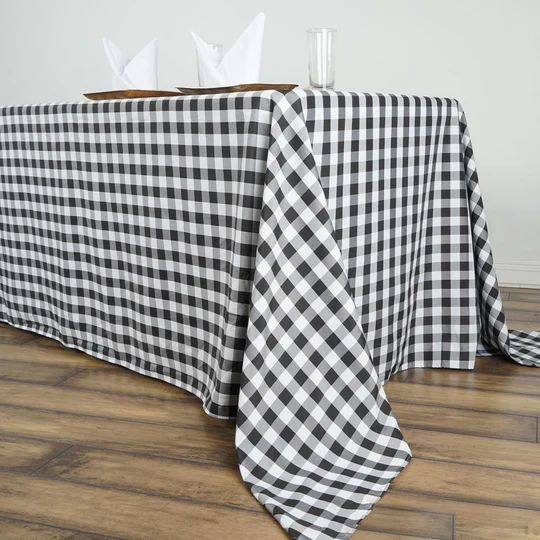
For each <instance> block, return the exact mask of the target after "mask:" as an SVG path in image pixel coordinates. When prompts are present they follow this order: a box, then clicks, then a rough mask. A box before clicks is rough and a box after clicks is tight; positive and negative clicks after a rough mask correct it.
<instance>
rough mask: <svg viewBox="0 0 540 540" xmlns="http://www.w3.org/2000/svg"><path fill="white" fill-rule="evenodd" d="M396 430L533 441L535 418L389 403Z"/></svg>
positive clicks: (534, 436)
mask: <svg viewBox="0 0 540 540" xmlns="http://www.w3.org/2000/svg"><path fill="white" fill-rule="evenodd" d="M390 403H391V405H392V409H393V411H394V414H395V415H396V418H397V419H398V423H399V425H400V427H414V428H420V429H428V430H435V431H445V432H448V433H461V434H466V435H477V436H481V437H494V438H499V439H510V440H516V441H525V442H535V441H536V418H534V417H532V416H517V415H510V414H497V413H491V412H482V411H472V410H468V409H455V408H452V407H436V406H433V405H416V404H414V403H400V402H397V401H392V400H390Z"/></svg>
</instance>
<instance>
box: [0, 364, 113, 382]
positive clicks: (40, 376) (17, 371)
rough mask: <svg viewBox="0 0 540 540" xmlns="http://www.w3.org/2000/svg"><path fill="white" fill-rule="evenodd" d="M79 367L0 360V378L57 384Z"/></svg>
mask: <svg viewBox="0 0 540 540" xmlns="http://www.w3.org/2000/svg"><path fill="white" fill-rule="evenodd" d="M77 369H78V368H74V367H71V366H60V365H58V366H57V365H53V364H49V365H44V364H34V363H32V362H23V361H21V360H17V361H11V360H0V379H7V380H10V381H19V382H33V383H41V384H52V385H55V384H57V383H59V382H60V381H62V380H64V379H65V378H66V377H68V376H69V375H70V374H72V373H75V372H76V370H77ZM105 371H107V370H105Z"/></svg>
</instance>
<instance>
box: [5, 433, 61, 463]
mask: <svg viewBox="0 0 540 540" xmlns="http://www.w3.org/2000/svg"><path fill="white" fill-rule="evenodd" d="M65 447H66V446H65V445H63V444H60V443H56V442H47V441H31V440H27V439H18V438H16V437H5V436H0V468H2V469H11V470H27V471H28V470H34V469H37V468H38V467H40V466H41V465H43V464H44V463H46V462H47V461H49V460H50V459H51V458H52V457H54V456H56V455H58V454H59V453H60V452H61V451H62V450H63V449H64V448H65Z"/></svg>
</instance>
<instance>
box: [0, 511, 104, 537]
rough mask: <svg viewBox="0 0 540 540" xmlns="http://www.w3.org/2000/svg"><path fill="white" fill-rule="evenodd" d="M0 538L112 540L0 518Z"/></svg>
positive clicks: (80, 532) (70, 530)
mask: <svg viewBox="0 0 540 540" xmlns="http://www.w3.org/2000/svg"><path fill="white" fill-rule="evenodd" d="M0 538H2V540H112V538H113V537H111V536H102V535H96V534H90V533H85V532H82V531H75V530H73V529H61V528H59V527H50V526H47V525H41V524H39V523H30V522H26V521H20V520H15V519H9V518H6V517H2V516H0Z"/></svg>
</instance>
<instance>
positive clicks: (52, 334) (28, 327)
mask: <svg viewBox="0 0 540 540" xmlns="http://www.w3.org/2000/svg"><path fill="white" fill-rule="evenodd" d="M0 322H3V323H6V324H9V325H10V326H13V327H14V328H19V329H20V330H25V331H28V332H34V333H35V334H39V335H40V336H44V337H47V338H50V339H54V340H55V341H57V342H59V343H61V344H62V345H63V346H64V347H66V348H68V349H74V350H77V351H80V352H83V353H85V354H88V355H89V356H91V357H93V358H98V359H99V360H104V361H105V362H109V363H110V364H115V365H117V366H120V367H123V368H126V369H128V370H129V371H131V372H133V373H138V374H140V375H145V376H147V377H151V378H152V379H156V380H159V381H162V382H166V383H168V384H171V385H173V386H175V387H177V388H180V389H181V390H185V391H186V392H189V393H190V394H193V395H194V396H195V397H197V398H198V399H200V400H201V404H202V408H203V410H204V412H205V413H206V414H207V415H208V416H211V417H212V418H217V419H219V420H234V419H235V418H236V415H235V416H226V415H219V414H216V413H214V412H212V411H211V410H210V409H209V405H212V401H211V400H208V399H207V398H206V397H205V394H204V392H201V391H200V390H199V389H197V388H195V387H192V386H190V385H189V384H187V383H184V382H183V381H179V380H178V379H172V378H171V377H167V376H166V375H161V374H160V373H157V372H155V371H149V370H146V369H143V368H139V369H140V371H138V370H136V369H134V366H133V365H131V364H130V363H128V362H125V361H123V360H119V359H117V358H114V357H111V356H109V355H107V354H103V353H100V352H98V351H95V350H93V349H92V346H90V347H87V348H85V347H84V346H78V345H77V344H75V343H70V342H68V341H65V340H63V339H62V337H61V336H60V335H59V333H58V332H57V331H56V330H54V329H50V328H48V327H45V326H44V325H41V324H39V323H17V322H15V321H14V320H13V319H11V318H10V317H5V316H0ZM85 343H89V342H86V341H85ZM90 345H93V346H94V347H95V348H98V347H100V348H103V347H101V346H98V345H94V344H90Z"/></svg>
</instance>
